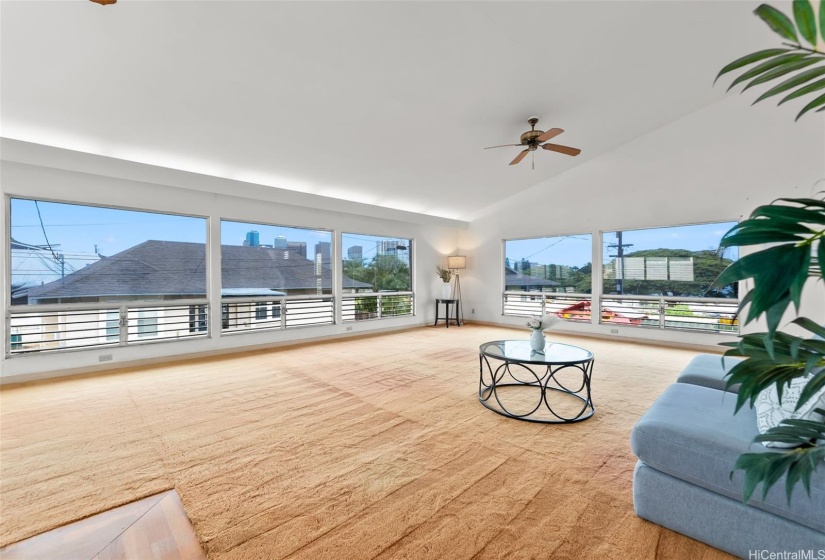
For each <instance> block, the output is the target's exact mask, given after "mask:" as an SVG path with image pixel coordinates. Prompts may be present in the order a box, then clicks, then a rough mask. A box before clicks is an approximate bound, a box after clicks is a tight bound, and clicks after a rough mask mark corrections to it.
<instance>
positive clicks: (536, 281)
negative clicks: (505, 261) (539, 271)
mask: <svg viewBox="0 0 825 560" xmlns="http://www.w3.org/2000/svg"><path fill="white" fill-rule="evenodd" d="M504 285H505V286H507V287H509V286H519V287H524V288H530V287H540V286H558V285H559V283H558V282H556V281H554V280H545V279H544V278H537V277H535V276H524V275H523V274H521V273H519V272H516V271H515V270H513V269H512V268H505V270H504Z"/></svg>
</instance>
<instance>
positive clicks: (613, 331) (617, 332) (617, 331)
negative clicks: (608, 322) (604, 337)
mask: <svg viewBox="0 0 825 560" xmlns="http://www.w3.org/2000/svg"><path fill="white" fill-rule="evenodd" d="M610 334H619V329H610Z"/></svg>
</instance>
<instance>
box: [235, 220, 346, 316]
mask: <svg viewBox="0 0 825 560" xmlns="http://www.w3.org/2000/svg"><path fill="white" fill-rule="evenodd" d="M331 247H332V234H331V233H330V232H329V231H323V230H313V229H303V228H292V227H285V226H274V225H266V224H252V223H245V222H232V221H228V220H222V221H221V283H222V285H223V293H222V294H221V295H222V296H223V297H250V298H251V297H262V296H273V297H280V296H284V295H289V296H293V295H315V294H331V293H332V260H331V253H330V251H331ZM255 313H256V319H261V318H266V309H265V308H264V309H263V310H261V309H260V308H257V309H256V310H255ZM259 314H263V317H259V316H258V315H259Z"/></svg>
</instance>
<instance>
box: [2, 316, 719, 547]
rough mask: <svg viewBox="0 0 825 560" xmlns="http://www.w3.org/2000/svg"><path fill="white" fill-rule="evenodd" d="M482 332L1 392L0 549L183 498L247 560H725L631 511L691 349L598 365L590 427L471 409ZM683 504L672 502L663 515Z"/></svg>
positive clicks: (597, 348)
mask: <svg viewBox="0 0 825 560" xmlns="http://www.w3.org/2000/svg"><path fill="white" fill-rule="evenodd" d="M527 335H528V333H527V330H526V329H524V330H512V329H504V328H494V327H486V326H469V325H468V326H465V327H462V328H455V327H452V328H450V329H445V328H443V327H440V328H420V329H415V330H410V331H405V332H401V333H396V334H390V335H385V336H377V337H368V338H359V339H353V340H348V341H343V342H340V341H339V342H330V343H324V344H314V345H309V346H300V347H292V348H288V349H280V350H272V351H267V352H256V353H247V354H236V355H234V356H230V357H223V358H213V359H209V360H202V361H188V362H181V363H176V364H172V365H167V366H153V367H145V368H140V369H137V370H131V371H125V372H117V373H114V374H107V375H98V376H90V377H84V378H79V379H70V380H64V381H57V382H49V383H38V384H30V385H26V386H20V387H11V388H8V389H4V390H2V391H0V444H1V446H0V506H1V507H2V513H1V515H2V530H1V531H0V546H5V545H8V544H10V543H12V542H16V541H18V540H20V539H23V538H25V537H29V536H31V535H34V534H38V533H40V532H43V531H46V530H48V529H52V528H54V527H57V526H60V525H63V524H66V523H69V522H71V521H75V520H77V519H80V518H83V517H86V516H89V515H92V514H95V513H98V512H100V511H103V510H106V509H109V508H112V507H115V506H118V505H120V504H124V503H127V502H131V501H134V500H136V499H138V498H141V497H144V496H147V495H150V494H154V493H157V492H160V491H163V490H165V489H169V488H175V489H176V490H177V491H178V493H179V494H180V496H181V499H182V501H183V504H184V507H185V508H186V511H187V513H188V515H189V517H190V518H191V520H192V522H193V524H194V527H195V530H196V532H197V533H198V536H199V538H200V539H201V541H202V543H203V545H204V547H205V549H206V551H207V553H208V554H209V557H210V558H213V559H227V560H228V559H240V558H250V559H257V558H283V557H290V558H309V559H313V560H318V559H326V558H346V559H357V558H376V557H378V558H450V559H461V558H550V557H552V558H559V559H563V558H571V559H573V558H576V559H578V558H621V559H626V558H638V559H644V558H692V559H698V558H726V557H727V555H725V554H723V553H721V552H719V551H717V550H715V549H712V548H710V547H708V546H706V545H703V544H701V543H698V542H696V541H693V540H691V539H689V538H687V537H683V536H681V535H679V534H677V533H673V532H671V531H668V530H665V529H662V528H660V527H658V526H657V525H654V524H651V523H648V522H646V521H643V520H641V519H639V518H637V517H636V516H635V515H634V513H633V505H632V495H631V487H632V483H631V479H632V471H633V465H634V464H635V458H634V457H633V456H632V453H631V451H630V446H629V433H630V429H631V428H632V426H633V424H634V423H635V421H636V420H637V419H638V418H639V416H641V414H642V413H643V412H644V410H645V409H646V408H647V407H648V406H649V405H650V403H651V402H652V401H653V400H654V399H655V398H656V396H657V395H658V394H659V393H660V392H661V391H662V390H663V389H664V388H665V387H666V386H667V385H668V384H670V383H671V382H673V381H674V380H675V378H676V375H677V374H678V372H679V371H680V370H681V368H682V367H684V366H685V364H687V362H688V361H689V360H690V358H691V357H692V356H693V355H694V352H690V351H684V350H673V349H665V348H661V347H654V346H644V345H638V344H624V343H618V342H612V341H601V340H595V339H587V338H578V339H577V338H572V337H562V336H552V338H553V339H554V340H557V341H559V342H568V343H573V344H577V345H580V346H584V347H586V348H588V349H590V350H592V351H593V352H594V354H595V356H596V365H595V369H594V374H593V399H594V402H595V405H596V415H595V416H594V417H593V418H591V419H590V420H587V421H585V422H582V423H578V424H571V425H561V426H560V425H539V424H533V423H527V422H519V421H516V420H511V419H507V418H504V417H502V416H499V415H497V414H494V413H493V412H491V411H489V410H487V409H485V408H483V407H482V406H481V405H480V404H479V402H478V399H477V389H478V345H479V344H480V343H482V342H485V341H488V340H497V339H503V338H525V339H526V337H527ZM674 507H679V506H678V504H674Z"/></svg>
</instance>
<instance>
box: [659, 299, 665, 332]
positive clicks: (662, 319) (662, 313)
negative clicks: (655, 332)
mask: <svg viewBox="0 0 825 560" xmlns="http://www.w3.org/2000/svg"><path fill="white" fill-rule="evenodd" d="M659 328H660V329H664V328H665V298H664V297H660V298H659Z"/></svg>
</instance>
